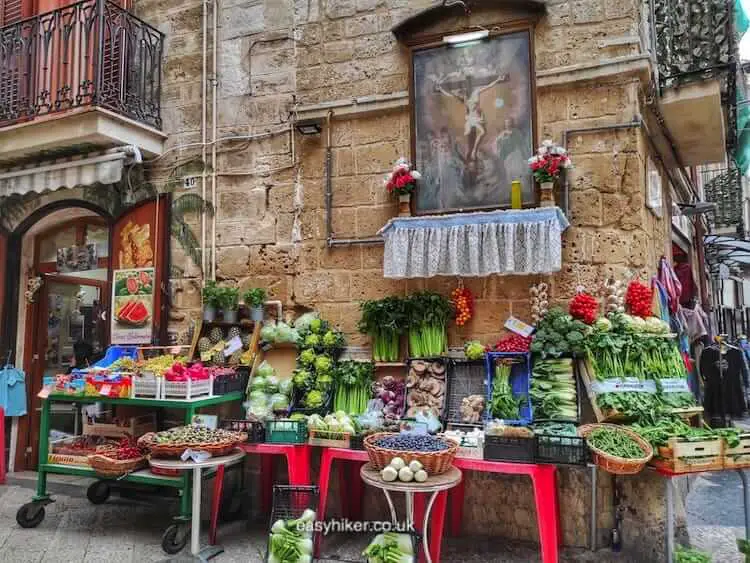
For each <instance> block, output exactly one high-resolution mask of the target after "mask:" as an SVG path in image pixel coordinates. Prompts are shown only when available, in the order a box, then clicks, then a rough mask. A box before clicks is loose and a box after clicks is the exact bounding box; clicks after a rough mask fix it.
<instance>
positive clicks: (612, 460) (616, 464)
mask: <svg viewBox="0 0 750 563" xmlns="http://www.w3.org/2000/svg"><path fill="white" fill-rule="evenodd" d="M597 428H610V429H614V430H617V431H618V432H622V433H624V434H627V435H628V436H629V437H631V438H632V439H633V440H634V441H635V442H636V443H637V444H638V446H639V447H640V448H641V450H642V451H643V457H639V458H636V459H626V458H622V457H617V456H613V455H611V454H608V453H606V452H603V451H602V450H599V449H597V448H595V447H594V446H592V445H591V443H590V442H589V441H588V436H589V434H591V433H592V432H593V431H594V430H596V429H597ZM578 434H579V435H580V436H582V437H583V438H587V440H586V443H587V444H588V446H589V449H590V450H591V456H592V458H593V461H594V463H595V464H596V465H598V466H599V467H601V468H602V469H604V471H606V472H608V473H612V474H614V475H634V474H636V473H640V472H641V470H642V469H643V468H644V467H645V466H646V464H647V463H648V462H649V460H650V459H651V458H652V457H653V456H654V449H653V448H652V447H651V444H649V443H648V442H647V441H646V440H644V439H643V438H641V437H640V436H639V435H638V434H636V433H635V432H633V431H632V430H630V429H629V428H625V427H623V426H618V425H616V424H585V425H583V426H581V427H579V428H578Z"/></svg>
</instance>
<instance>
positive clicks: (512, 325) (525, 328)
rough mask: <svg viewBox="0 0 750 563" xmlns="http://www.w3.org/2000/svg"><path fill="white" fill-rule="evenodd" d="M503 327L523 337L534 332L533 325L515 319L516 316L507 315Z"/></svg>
mask: <svg viewBox="0 0 750 563" xmlns="http://www.w3.org/2000/svg"><path fill="white" fill-rule="evenodd" d="M505 328H507V329H508V330H509V331H511V332H515V333H516V334H518V335H520V336H523V337H524V338H528V337H529V336H531V333H533V332H534V327H533V326H531V325H527V324H526V323H525V322H523V321H522V320H520V319H517V318H516V317H508V320H507V321H505Z"/></svg>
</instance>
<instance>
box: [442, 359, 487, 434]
mask: <svg viewBox="0 0 750 563" xmlns="http://www.w3.org/2000/svg"><path fill="white" fill-rule="evenodd" d="M486 393H487V371H486V369H485V366H484V362H483V361H482V360H476V361H456V360H454V361H453V369H452V371H451V376H450V378H449V379H448V392H447V398H446V407H445V421H446V422H447V423H448V424H453V423H455V424H466V423H465V422H464V421H463V420H462V417H461V403H462V401H463V400H464V399H465V398H466V397H469V396H470V395H481V396H482V397H486ZM486 411H487V403H486V399H485V408H484V411H483V412H482V418H481V420H480V421H479V423H477V424H476V427H480V426H481V423H482V421H483V420H484V418H485V413H486Z"/></svg>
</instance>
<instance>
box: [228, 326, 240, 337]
mask: <svg viewBox="0 0 750 563" xmlns="http://www.w3.org/2000/svg"><path fill="white" fill-rule="evenodd" d="M240 334H241V332H240V327H238V326H233V327H232V328H230V329H229V333H228V334H227V340H232V338H234V337H235V336H240Z"/></svg>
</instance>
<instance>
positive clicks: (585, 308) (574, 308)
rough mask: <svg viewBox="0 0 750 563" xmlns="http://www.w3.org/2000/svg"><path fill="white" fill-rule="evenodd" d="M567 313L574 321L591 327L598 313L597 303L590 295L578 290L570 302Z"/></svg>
mask: <svg viewBox="0 0 750 563" xmlns="http://www.w3.org/2000/svg"><path fill="white" fill-rule="evenodd" d="M568 311H569V312H570V315H571V316H572V317H573V318H574V319H578V320H579V321H583V322H584V323H586V324H587V325H592V324H594V322H595V321H596V316H597V313H598V312H599V302H598V301H597V300H596V297H594V296H593V295H591V294H590V293H586V291H584V290H583V288H579V289H578V293H576V296H575V297H574V298H573V299H571V300H570V305H569V307H568Z"/></svg>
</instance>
